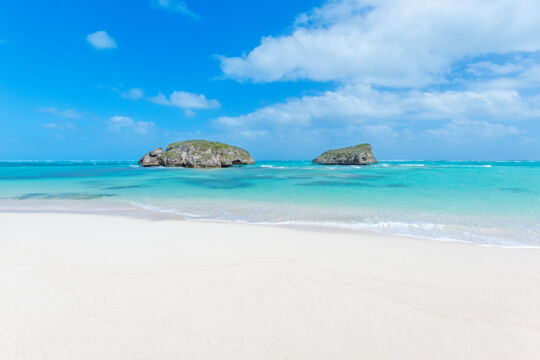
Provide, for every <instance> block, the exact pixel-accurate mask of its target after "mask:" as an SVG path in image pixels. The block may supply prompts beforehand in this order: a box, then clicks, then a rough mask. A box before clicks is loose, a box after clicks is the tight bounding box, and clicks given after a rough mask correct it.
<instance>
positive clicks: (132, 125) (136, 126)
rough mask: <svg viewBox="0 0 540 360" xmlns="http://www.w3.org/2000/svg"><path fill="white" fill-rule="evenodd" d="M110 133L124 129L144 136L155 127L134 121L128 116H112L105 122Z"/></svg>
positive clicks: (147, 122) (150, 123) (147, 123)
mask: <svg viewBox="0 0 540 360" xmlns="http://www.w3.org/2000/svg"><path fill="white" fill-rule="evenodd" d="M107 125H108V127H109V130H110V131H114V132H118V131H121V130H124V129H127V130H132V131H134V132H136V133H138V134H146V133H147V132H148V130H150V129H151V128H152V127H154V126H155V124H154V123H153V122H149V121H135V120H133V119H132V118H130V117H129V116H113V117H111V118H110V119H109V120H108V121H107Z"/></svg>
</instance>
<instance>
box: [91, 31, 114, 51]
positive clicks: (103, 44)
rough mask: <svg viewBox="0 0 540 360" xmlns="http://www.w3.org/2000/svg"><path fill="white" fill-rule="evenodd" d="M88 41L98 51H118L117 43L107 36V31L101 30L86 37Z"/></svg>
mask: <svg viewBox="0 0 540 360" xmlns="http://www.w3.org/2000/svg"><path fill="white" fill-rule="evenodd" d="M86 41H88V42H89V43H90V45H92V46H93V47H94V48H96V49H98V50H102V49H116V41H114V39H113V38H112V37H110V36H109V34H107V32H106V31H104V30H100V31H96V32H95V33H92V34H89V35H88V36H86Z"/></svg>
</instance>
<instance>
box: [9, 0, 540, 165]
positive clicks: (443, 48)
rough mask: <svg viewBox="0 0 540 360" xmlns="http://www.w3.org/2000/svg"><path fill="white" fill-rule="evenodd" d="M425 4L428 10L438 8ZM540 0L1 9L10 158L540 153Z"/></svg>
mask: <svg viewBox="0 0 540 360" xmlns="http://www.w3.org/2000/svg"><path fill="white" fill-rule="evenodd" d="M428 4H429V5H428ZM538 18H540V4H538V2H537V1H532V0H520V1H504V0H498V1H485V0H470V1H450V0H438V1H431V2H429V3H428V2H426V1H420V0H377V1H375V0H372V1H368V0H331V1H323V0H320V1H304V0H296V1H285V0H273V1H266V0H260V1H256V2H254V1H240V0H237V1H232V2H224V1H210V0H197V1H193V0H191V1H190V0H186V1H178V0H137V1H92V2H79V1H78V2H74V1H55V0H53V1H48V2H43V1H27V2H24V3H22V2H20V1H14V0H4V1H2V2H1V3H0V124H1V129H2V130H1V131H0V159H2V160H16V159H36V160H42V159H53V160H54V159H83V160H84V159H137V158H139V157H140V155H142V153H144V152H146V151H148V150H149V149H151V148H154V147H156V146H166V145H167V144H168V143H170V142H172V141H178V140H182V139H189V138H206V139H211V140H217V141H223V142H228V143H232V144H235V145H239V146H243V147H245V148H247V149H248V150H249V151H250V152H251V153H252V154H253V156H254V157H255V159H258V160H263V159H278V160H280V159H311V158H313V157H314V156H315V155H317V154H318V153H319V152H321V151H323V150H325V149H328V148H332V147H339V146H347V145H352V144H356V143H362V142H370V143H372V144H373V146H374V148H375V153H376V155H377V156H378V157H379V158H381V159H476V160H478V159H538V158H540V156H539V155H540V122H539V119H540V52H539V51H540V37H539V36H538V34H540V22H538Z"/></svg>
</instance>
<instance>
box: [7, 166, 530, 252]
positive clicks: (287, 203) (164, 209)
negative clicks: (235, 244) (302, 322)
mask: <svg viewBox="0 0 540 360" xmlns="http://www.w3.org/2000/svg"><path fill="white" fill-rule="evenodd" d="M27 209H32V210H47V211H92V212H107V213H128V214H131V213H132V214H137V215H143V216H144V215H152V216H160V215H163V216H178V217H187V218H197V219H212V220H231V221H246V222H256V223H272V224H306V225H319V226H329V227H339V228H346V229H351V230H372V231H379V232H384V233H391V234H399V235H412V236H422V237H429V238H435V239H445V240H459V241H467V242H473V243H477V244H493V245H508V246H540V220H539V219H540V162H523V161H515V162H511V161H504V162H465V161H458V162H442V161H383V162H381V163H380V164H377V165H371V166H351V167H348V166H341V167H340V166H322V165H313V164H311V163H310V162H292V161H288V162H260V163H258V164H256V165H253V166H246V167H232V168H228V169H214V170H196V169H183V168H178V169H170V168H141V167H138V166H136V163H135V162H0V210H3V211H8V210H27Z"/></svg>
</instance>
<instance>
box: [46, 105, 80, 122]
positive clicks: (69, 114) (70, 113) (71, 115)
mask: <svg viewBox="0 0 540 360" xmlns="http://www.w3.org/2000/svg"><path fill="white" fill-rule="evenodd" d="M39 111H41V112H46V113H49V114H53V115H55V116H61V117H65V118H68V119H82V118H83V116H82V115H81V114H79V113H78V112H77V111H75V110H73V109H66V110H58V109H57V108H54V107H47V108H41V109H39Z"/></svg>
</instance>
